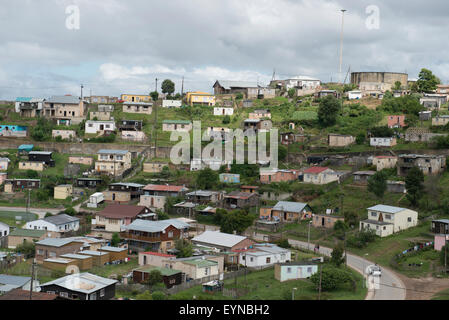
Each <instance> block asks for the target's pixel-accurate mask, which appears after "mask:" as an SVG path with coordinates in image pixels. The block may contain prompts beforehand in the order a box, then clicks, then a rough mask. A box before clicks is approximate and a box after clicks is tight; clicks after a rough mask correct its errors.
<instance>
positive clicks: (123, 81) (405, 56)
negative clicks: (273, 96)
mask: <svg viewBox="0 0 449 320" xmlns="http://www.w3.org/2000/svg"><path fill="white" fill-rule="evenodd" d="M70 5H77V6H78V8H79V11H80V25H79V27H80V28H79V30H77V29H69V28H67V27H66V20H67V19H69V22H73V20H71V17H72V16H71V15H70V14H66V8H67V6H70ZM369 6H377V8H378V9H379V17H380V19H379V28H378V29H376V28H375V25H376V23H375V20H374V24H373V20H372V19H371V18H375V12H373V11H369V13H367V12H366V9H367V7H369ZM343 8H344V9H346V10H348V11H347V12H346V13H345V32H344V46H343V73H344V75H343V78H344V77H345V75H346V72H347V70H348V68H349V67H350V68H351V71H395V72H408V74H409V78H416V77H417V75H418V72H419V70H420V69H421V68H422V67H426V68H429V69H431V70H432V71H434V73H435V74H436V75H437V76H439V77H440V79H441V80H442V81H443V82H448V80H449V63H448V60H447V55H448V53H447V33H448V30H449V19H448V18H447V13H448V12H449V2H448V1H447V0H430V1H425V2H423V1H418V0H377V1H376V0H371V1H364V0H157V1H156V0H14V1H2V10H1V11H0V35H1V37H0V39H1V40H2V41H1V42H0V99H15V98H16V97H17V96H35V97H47V96H49V95H52V94H73V95H76V94H79V93H80V89H79V85H80V84H81V83H83V84H84V87H85V91H84V94H85V95H89V94H90V90H92V94H93V95H113V96H118V95H120V94H121V93H143V94H146V93H148V92H149V91H153V90H154V88H155V78H158V79H161V80H160V82H159V84H160V83H161V82H162V80H163V79H167V78H169V79H172V80H173V81H174V82H175V84H176V91H181V78H182V76H185V88H184V90H185V91H189V90H203V91H206V92H211V91H212V85H213V83H214V81H215V80H216V79H223V80H247V81H259V82H260V83H261V84H268V82H269V81H270V80H271V77H272V74H273V69H276V78H277V79H280V78H288V77H291V76H295V75H308V76H312V77H316V78H319V79H321V80H322V81H324V82H328V81H330V80H331V79H333V80H334V81H335V80H338V79H339V43H340V31H341V17H342V14H341V12H340V10H341V9H343ZM367 19H368V22H371V24H369V25H370V26H371V27H370V28H368V27H367V24H366V23H367ZM373 26H374V28H373Z"/></svg>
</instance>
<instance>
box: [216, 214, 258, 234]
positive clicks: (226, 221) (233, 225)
mask: <svg viewBox="0 0 449 320" xmlns="http://www.w3.org/2000/svg"><path fill="white" fill-rule="evenodd" d="M255 219H256V217H255V216H254V215H250V214H249V213H248V212H246V211H245V210H234V211H231V212H228V213H227V214H225V215H224V216H223V218H222V219H221V223H220V231H221V232H224V233H229V234H233V233H234V231H235V232H237V233H238V234H241V233H242V232H244V231H245V230H246V229H248V228H249V227H250V226H251V225H252V224H253V222H254V220H255Z"/></svg>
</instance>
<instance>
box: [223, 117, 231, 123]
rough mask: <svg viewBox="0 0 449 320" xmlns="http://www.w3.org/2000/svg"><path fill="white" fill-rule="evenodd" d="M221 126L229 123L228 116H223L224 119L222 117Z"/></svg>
mask: <svg viewBox="0 0 449 320" xmlns="http://www.w3.org/2000/svg"><path fill="white" fill-rule="evenodd" d="M222 122H223V124H228V123H230V122H231V117H230V116H229V115H225V116H224V117H223V121H222Z"/></svg>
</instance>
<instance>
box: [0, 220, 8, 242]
mask: <svg viewBox="0 0 449 320" xmlns="http://www.w3.org/2000/svg"><path fill="white" fill-rule="evenodd" d="M9 231H10V229H9V226H8V225H7V224H6V223H3V222H0V238H1V237H6V236H7V235H9Z"/></svg>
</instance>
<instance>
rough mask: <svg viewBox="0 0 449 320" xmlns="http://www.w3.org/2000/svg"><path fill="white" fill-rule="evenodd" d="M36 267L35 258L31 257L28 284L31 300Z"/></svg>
mask: <svg viewBox="0 0 449 320" xmlns="http://www.w3.org/2000/svg"><path fill="white" fill-rule="evenodd" d="M35 267H36V258H34V259H33V264H32V265H31V284H30V300H33V282H34V268H35Z"/></svg>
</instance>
